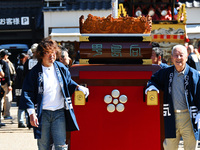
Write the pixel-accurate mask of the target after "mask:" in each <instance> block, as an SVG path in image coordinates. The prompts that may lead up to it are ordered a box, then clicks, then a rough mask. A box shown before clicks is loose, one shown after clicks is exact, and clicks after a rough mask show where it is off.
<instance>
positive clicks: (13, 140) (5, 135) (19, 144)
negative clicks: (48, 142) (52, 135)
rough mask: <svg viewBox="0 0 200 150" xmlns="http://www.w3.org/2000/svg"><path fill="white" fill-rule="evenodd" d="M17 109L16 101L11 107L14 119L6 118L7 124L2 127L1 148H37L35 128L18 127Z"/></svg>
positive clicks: (0, 132) (17, 149) (3, 149)
mask: <svg viewBox="0 0 200 150" xmlns="http://www.w3.org/2000/svg"><path fill="white" fill-rule="evenodd" d="M17 109H18V107H16V105H15V103H13V104H12V107H11V116H12V117H13V119H12V120H4V119H2V120H1V122H2V123H5V124H6V126H3V127H1V128H0V149H1V150H37V141H36V140H35V139H34V137H33V130H32V129H31V130H29V129H28V128H18V123H17Z"/></svg>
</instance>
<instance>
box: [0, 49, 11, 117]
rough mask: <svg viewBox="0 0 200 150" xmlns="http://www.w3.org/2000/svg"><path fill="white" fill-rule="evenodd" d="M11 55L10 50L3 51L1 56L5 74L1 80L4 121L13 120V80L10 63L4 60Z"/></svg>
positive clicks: (0, 53) (0, 61) (0, 63)
mask: <svg viewBox="0 0 200 150" xmlns="http://www.w3.org/2000/svg"><path fill="white" fill-rule="evenodd" d="M8 55H10V53H9V52H8V50H4V49H3V50H1V52H0V56H1V60H0V65H1V67H2V69H3V72H4V74H5V76H4V77H3V78H2V79H1V87H2V88H3V90H4V92H5V93H4V96H3V99H2V102H3V116H4V119H12V116H11V115H10V107H11V101H12V86H11V81H10V80H11V79H10V70H9V66H8V63H7V62H6V61H5V59H3V58H4V57H6V56H8Z"/></svg>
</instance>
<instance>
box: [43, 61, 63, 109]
mask: <svg viewBox="0 0 200 150" xmlns="http://www.w3.org/2000/svg"><path fill="white" fill-rule="evenodd" d="M42 71H43V79H44V92H43V109H45V110H52V111H54V110H58V109H61V108H63V107H64V97H63V95H62V92H61V87H60V83H59V81H58V77H57V74H56V70H55V67H54V65H53V66H51V67H44V66H42Z"/></svg>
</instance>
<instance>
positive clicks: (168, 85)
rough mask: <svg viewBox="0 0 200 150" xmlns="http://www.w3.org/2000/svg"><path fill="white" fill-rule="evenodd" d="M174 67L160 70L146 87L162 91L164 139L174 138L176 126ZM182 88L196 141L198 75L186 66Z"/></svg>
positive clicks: (199, 83) (199, 107) (199, 105)
mask: <svg viewBox="0 0 200 150" xmlns="http://www.w3.org/2000/svg"><path fill="white" fill-rule="evenodd" d="M174 69H175V67H174V66H171V67H168V68H165V69H161V70H159V71H157V72H156V73H155V74H154V75H152V77H151V80H149V82H148V84H147V87H149V86H151V85H154V86H156V87H157V88H158V89H160V90H163V91H164V102H163V116H164V124H165V137H166V138H175V137H176V125H175V114H174V106H173V102H172V88H173V87H172V81H173V77H174ZM184 87H185V96H186V102H187V107H188V110H189V113H190V118H191V122H192V125H193V130H194V134H195V137H196V139H197V140H198V139H199V135H198V129H197V125H196V124H195V123H194V122H195V117H196V115H197V113H198V111H199V110H200V74H199V73H198V71H196V70H195V69H193V68H191V67H190V66H188V65H187V64H186V69H185V73H184Z"/></svg>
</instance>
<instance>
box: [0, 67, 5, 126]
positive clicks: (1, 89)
mask: <svg viewBox="0 0 200 150" xmlns="http://www.w3.org/2000/svg"><path fill="white" fill-rule="evenodd" d="M4 75H5V74H4V72H3V70H2V68H1V66H0V80H1V79H2V78H3V77H4ZM0 86H1V82H0ZM3 93H4V91H3V88H0V112H1V99H2V97H3V95H4V94H3ZM1 126H5V123H2V122H1V113H0V128H1Z"/></svg>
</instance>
